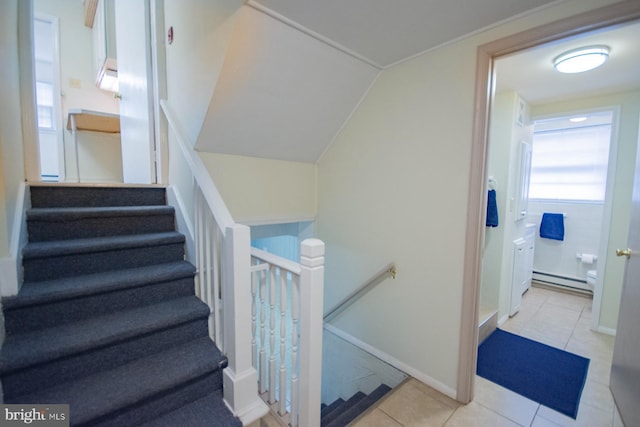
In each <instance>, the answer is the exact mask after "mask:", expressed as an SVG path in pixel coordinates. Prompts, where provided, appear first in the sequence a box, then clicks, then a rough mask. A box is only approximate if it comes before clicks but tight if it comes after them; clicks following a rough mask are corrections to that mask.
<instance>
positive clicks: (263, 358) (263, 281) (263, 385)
mask: <svg viewBox="0 0 640 427" xmlns="http://www.w3.org/2000/svg"><path fill="white" fill-rule="evenodd" d="M266 293H267V278H266V272H265V271H264V270H262V271H261V272H260V394H263V393H265V392H266V391H267V352H266V346H267V340H266V339H267V337H266V330H265V323H266V317H267V306H266V304H265V296H266Z"/></svg>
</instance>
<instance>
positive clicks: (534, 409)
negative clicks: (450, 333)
mask: <svg viewBox="0 0 640 427" xmlns="http://www.w3.org/2000/svg"><path fill="white" fill-rule="evenodd" d="M590 325H591V299H589V298H586V297H582V296H576V295H570V294H566V293H561V292H556V291H552V290H547V289H543V288H538V287H532V288H531V289H530V290H529V291H528V292H527V293H526V294H525V295H524V296H523V300H522V308H521V310H520V312H519V313H518V314H517V315H516V316H514V317H513V318H511V319H509V320H508V321H507V322H505V323H504V325H502V326H501V328H502V329H504V330H506V331H509V332H512V333H516V334H519V335H522V336H525V337H527V338H531V339H534V340H536V341H540V342H543V343H545V344H548V345H552V346H555V347H559V348H562V349H565V350H567V351H570V352H572V353H576V354H579V355H581V356H585V357H588V358H590V359H591V363H590V365H589V373H588V375H587V384H586V386H585V388H584V391H583V393H582V398H581V401H580V409H579V413H578V419H577V420H574V419H572V418H569V417H566V416H564V415H562V414H560V413H558V412H555V411H553V410H551V409H548V408H546V407H544V406H541V405H539V404H538V403H536V402H533V401H531V400H529V399H526V398H524V397H522V396H520V395H518V394H516V393H513V392H512V391H510V390H507V389H505V388H503V387H500V386H498V385H497V384H494V383H491V382H489V381H487V380H485V379H484V378H481V377H476V390H475V398H474V401H473V402H471V403H469V404H468V405H461V404H459V403H458V402H456V401H455V400H452V399H450V398H449V397H447V396H444V395H442V394H441V393H439V392H437V391H435V390H433V389H432V388H430V387H428V386H426V385H424V384H423V383H421V382H419V381H417V380H415V379H409V380H408V381H406V382H404V383H403V384H402V385H400V386H399V387H398V388H396V389H395V390H394V391H393V393H392V394H391V395H389V396H387V397H386V398H384V399H383V400H382V401H381V402H380V403H379V404H378V405H377V406H376V407H375V408H373V409H372V410H371V411H369V412H368V413H366V414H365V415H364V416H362V417H361V418H359V419H358V420H356V421H355V422H354V423H352V424H351V425H352V426H357V427H399V426H407V427H408V426H416V427H430V426H434V427H436V426H437V427H440V426H446V427H476V426H477V427H501V426H505V427H509V426H514V427H517V426H527V427H557V426H589V427H591V426H593V427H619V426H622V422H621V421H620V420H619V417H618V416H617V415H616V414H615V411H614V403H613V398H612V396H611V392H610V391H609V386H608V384H609V369H610V367H611V357H612V353H613V342H614V338H613V337H612V336H608V335H603V334H599V333H596V332H593V331H591V329H590Z"/></svg>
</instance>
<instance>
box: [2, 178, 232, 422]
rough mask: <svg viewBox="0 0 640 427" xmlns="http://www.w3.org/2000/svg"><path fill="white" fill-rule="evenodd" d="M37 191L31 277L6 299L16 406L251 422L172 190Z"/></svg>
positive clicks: (113, 417) (9, 391)
mask: <svg viewBox="0 0 640 427" xmlns="http://www.w3.org/2000/svg"><path fill="white" fill-rule="evenodd" d="M30 190H31V204H32V208H31V209H30V210H29V211H28V212H27V224H28V232H29V242H28V244H27V246H26V247H25V248H24V251H23V273H24V284H23V286H22V288H21V290H20V293H19V294H18V295H17V296H15V297H9V298H4V299H3V301H2V306H3V311H4V317H5V327H6V341H5V343H4V346H3V348H2V350H1V351H0V377H1V380H2V388H3V391H4V402H5V403H32V404H55V403H64V404H69V405H70V418H71V424H72V425H92V426H94V425H99V426H119V427H120V426H167V427H168V426H184V427H191V426H211V425H215V426H241V425H242V424H241V423H240V421H239V420H238V419H237V418H234V417H233V415H232V414H231V413H230V412H229V410H228V409H227V408H226V406H225V404H224V402H223V401H222V369H223V368H224V367H225V366H226V358H225V357H224V356H223V355H222V354H221V352H220V351H219V350H218V348H217V347H216V345H215V344H214V343H213V341H212V340H211V339H210V338H209V333H208V317H209V307H208V306H207V305H206V304H204V303H202V302H201V301H200V300H199V299H198V298H197V297H196V296H195V294H194V274H195V268H194V267H193V266H192V265H191V264H190V263H188V262H186V261H184V241H185V240H184V236H182V235H181V234H179V233H177V232H176V231H175V219H174V210H173V208H172V207H169V206H167V205H166V196H165V190H164V189H163V188H141V187H136V188H129V187H127V188H125V187H118V188H107V187H67V186H49V187H47V186H34V187H31V189H30Z"/></svg>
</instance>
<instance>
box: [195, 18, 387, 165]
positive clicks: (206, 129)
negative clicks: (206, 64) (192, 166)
mask: <svg viewBox="0 0 640 427" xmlns="http://www.w3.org/2000/svg"><path fill="white" fill-rule="evenodd" d="M238 13H239V16H237V17H236V19H237V21H236V27H235V32H234V35H233V36H232V39H231V43H230V45H229V48H228V50H227V56H226V57H225V62H224V66H223V69H222V73H221V75H220V78H219V80H218V83H217V86H216V89H215V91H214V93H213V96H212V98H211V102H210V104H209V110H208V112H207V115H206V117H205V120H204V124H203V126H202V129H201V132H200V135H199V137H198V141H197V144H196V147H197V149H198V150H201V151H208V152H215V153H223V154H237V155H244V156H253V157H263V158H273V159H280V160H289V161H298V162H307V163H314V162H316V161H317V160H318V159H319V158H320V156H321V155H322V153H323V152H324V150H325V149H326V147H327V146H328V145H329V143H330V142H331V141H332V140H333V138H334V136H335V135H336V133H337V132H338V131H339V130H340V127H341V126H342V124H343V123H344V122H345V120H346V119H347V117H348V116H349V114H350V113H351V112H352V111H353V109H354V107H355V106H356V105H357V104H358V102H359V101H360V99H361V98H362V96H363V94H364V93H365V92H366V90H367V88H368V87H369V86H370V85H371V83H372V82H373V80H374V79H375V78H376V76H377V75H378V73H379V70H378V69H376V68H375V67H373V66H371V65H369V64H366V63H365V62H363V61H360V60H358V59H356V58H354V57H352V56H350V55H347V54H345V53H344V52H342V51H340V50H337V49H334V48H332V47H330V46H329V45H327V44H325V43H323V42H321V41H318V40H317V39H315V38H313V37H310V36H309V35H307V34H305V33H303V32H301V31H298V30H296V29H294V28H292V27H290V26H288V25H286V24H284V23H282V22H280V21H278V20H276V19H274V18H272V17H270V16H268V15H266V14H264V13H262V12H260V11H258V10H256V9H253V8H251V7H247V6H245V7H243V8H242V9H240V11H239V12H238Z"/></svg>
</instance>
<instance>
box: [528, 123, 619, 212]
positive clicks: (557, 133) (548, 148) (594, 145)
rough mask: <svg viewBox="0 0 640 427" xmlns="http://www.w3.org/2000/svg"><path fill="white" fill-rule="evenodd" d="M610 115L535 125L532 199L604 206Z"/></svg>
mask: <svg viewBox="0 0 640 427" xmlns="http://www.w3.org/2000/svg"><path fill="white" fill-rule="evenodd" d="M612 118H613V113H612V112H611V111H604V112H597V113H590V114H586V115H581V116H573V117H557V118H553V119H546V120H541V121H536V122H535V124H534V135H533V149H532V159H531V179H530V184H529V185H530V186H529V198H531V199H547V200H576V201H577V200H580V201H592V202H603V201H604V197H605V191H606V185H607V167H608V163H609V143H610V141H611V122H612Z"/></svg>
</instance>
